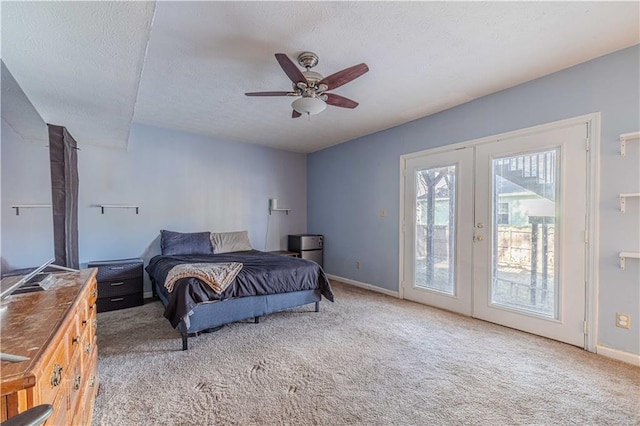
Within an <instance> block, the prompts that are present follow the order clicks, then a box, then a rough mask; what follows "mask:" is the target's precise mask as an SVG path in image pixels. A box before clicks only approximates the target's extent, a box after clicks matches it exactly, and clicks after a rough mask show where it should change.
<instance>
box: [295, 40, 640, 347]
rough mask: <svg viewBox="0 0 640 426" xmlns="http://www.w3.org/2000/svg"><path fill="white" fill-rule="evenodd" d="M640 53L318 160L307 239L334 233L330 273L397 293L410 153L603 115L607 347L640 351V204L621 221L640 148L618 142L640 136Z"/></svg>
mask: <svg viewBox="0 0 640 426" xmlns="http://www.w3.org/2000/svg"><path fill="white" fill-rule="evenodd" d="M639 52H640V49H639V47H638V46H634V47H631V48H628V49H624V50H621V51H618V52H615V53H612V54H610V55H607V56H603V57H601V58H597V59H595V60H592V61H589V62H586V63H584V64H581V65H578V66H575V67H572V68H570V69H567V70H564V71H560V72H557V73H555V74H551V75H549V76H546V77H543V78H540V79H537V80H533V81H530V82H528V83H525V84H522V85H519V86H516V87H513V88H511V89H508V90H504V91H501V92H498V93H495V94H493V95H489V96H486V97H483V98H480V99H477V100H474V101H472V102H469V103H466V104H464V105H461V106H458V107H456V108H452V109H450V110H447V111H443V112H441V113H438V114H435V115H432V116H429V117H425V118H422V119H419V120H416V121H413V122H410V123H407V124H404V125H402V126H398V127H395V128H392V129H388V130H386V131H382V132H379V133H375V134H372V135H369V136H366V137H362V138H359V139H356V140H353V141H350V142H347V143H344V144H341V145H337V146H334V147H331V148H327V149H325V150H322V151H318V152H315V153H313V154H310V155H309V156H308V159H307V173H308V188H307V199H308V212H309V213H308V232H311V233H320V234H324V235H325V269H326V271H327V272H328V273H330V274H335V275H338V276H341V277H345V278H349V279H352V280H356V281H360V282H363V283H368V284H372V285H376V286H379V287H381V288H384V289H389V290H398V268H399V267H398V250H399V249H398V244H399V231H398V228H399V225H398V223H399V218H398V215H399V203H400V202H399V200H400V193H399V192H400V180H399V179H400V178H399V176H400V156H401V155H402V154H407V153H411V152H417V151H422V150H425V149H429V148H434V147H438V146H443V145H449V144H453V143H456V142H464V141H468V140H472V139H477V138H481V137H484V136H490V135H495V134H499V133H503V132H507V131H512V130H517V129H521V128H526V127H530V126H535V125H539V124H544V123H548V122H552V121H557V120H561V119H565V118H570V117H575V116H579V115H583V114H588V113H593V112H601V113H602V135H601V137H602V138H601V143H602V145H601V181H600V185H601V187H600V190H601V197H600V205H599V209H600V211H599V213H600V238H601V239H600V247H599V248H600V265H599V266H600V296H599V314H600V316H599V341H600V343H601V344H603V345H606V346H609V347H612V348H616V349H619V350H623V351H626V352H631V353H635V354H640V333H639V332H638V327H639V326H638V324H640V265H639V263H640V262H635V261H628V262H627V269H626V270H624V271H622V270H620V269H619V267H618V261H617V253H618V252H619V251H623V250H625V251H640V247H639V246H640V220H639V216H640V213H639V211H640V207H639V206H638V205H637V202H636V201H633V203H635V207H630V208H628V209H627V213H626V214H622V213H620V212H619V211H618V197H617V194H619V193H621V192H640V174H639V171H638V169H639V168H640V167H639V164H640V150H639V148H638V146H639V145H640V143H638V142H635V143H634V142H632V143H630V144H629V148H628V154H627V157H621V156H620V155H619V150H620V145H619V142H618V136H619V135H620V134H621V133H628V132H635V131H638V130H640V55H639ZM632 144H634V145H632ZM381 209H386V210H387V217H380V210H381ZM356 261H360V262H361V268H360V269H356V268H355V263H356ZM616 312H624V313H628V314H631V323H632V329H631V330H624V329H621V328H617V327H615V325H614V324H615V313H616Z"/></svg>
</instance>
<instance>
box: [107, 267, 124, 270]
mask: <svg viewBox="0 0 640 426" xmlns="http://www.w3.org/2000/svg"><path fill="white" fill-rule="evenodd" d="M123 269H124V266H109V270H110V271H122V270H123Z"/></svg>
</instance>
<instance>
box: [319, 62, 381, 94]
mask: <svg viewBox="0 0 640 426" xmlns="http://www.w3.org/2000/svg"><path fill="white" fill-rule="evenodd" d="M367 71H369V67H368V66H367V64H365V63H362V64H358V65H354V66H352V67H349V68H345V69H343V70H342V71H338V72H337V73H335V74H331V75H330V76H329V77H325V78H323V79H322V80H321V81H320V83H318V84H326V85H327V86H329V89H328V90H332V89H335V88H337V87H340V86H342V85H343V84H347V83H348V82H350V81H351V80H355V79H356V78H358V77H360V76H361V75H362V74H364V73H366V72H367Z"/></svg>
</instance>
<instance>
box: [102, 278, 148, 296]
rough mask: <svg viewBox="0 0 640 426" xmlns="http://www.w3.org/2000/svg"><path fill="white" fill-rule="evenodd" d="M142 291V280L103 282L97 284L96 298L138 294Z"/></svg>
mask: <svg viewBox="0 0 640 426" xmlns="http://www.w3.org/2000/svg"><path fill="white" fill-rule="evenodd" d="M141 291H142V280H141V279H140V278H130V279H126V280H120V281H105V282H101V283H99V284H98V296H99V297H100V298H101V299H102V298H105V297H112V296H120V295H123V294H131V293H139V292H141Z"/></svg>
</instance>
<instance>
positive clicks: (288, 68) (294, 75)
mask: <svg viewBox="0 0 640 426" xmlns="http://www.w3.org/2000/svg"><path fill="white" fill-rule="evenodd" d="M276 59H277V60H278V63H279V64H280V66H281V67H282V70H283V71H284V73H285V74H287V77H289V79H290V80H291V81H292V82H294V83H298V82H301V81H302V82H304V83H307V79H306V78H305V77H304V74H302V71H300V68H298V67H297V66H296V64H294V63H293V61H292V60H291V59H289V57H288V56H287V55H285V54H284V53H276Z"/></svg>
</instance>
